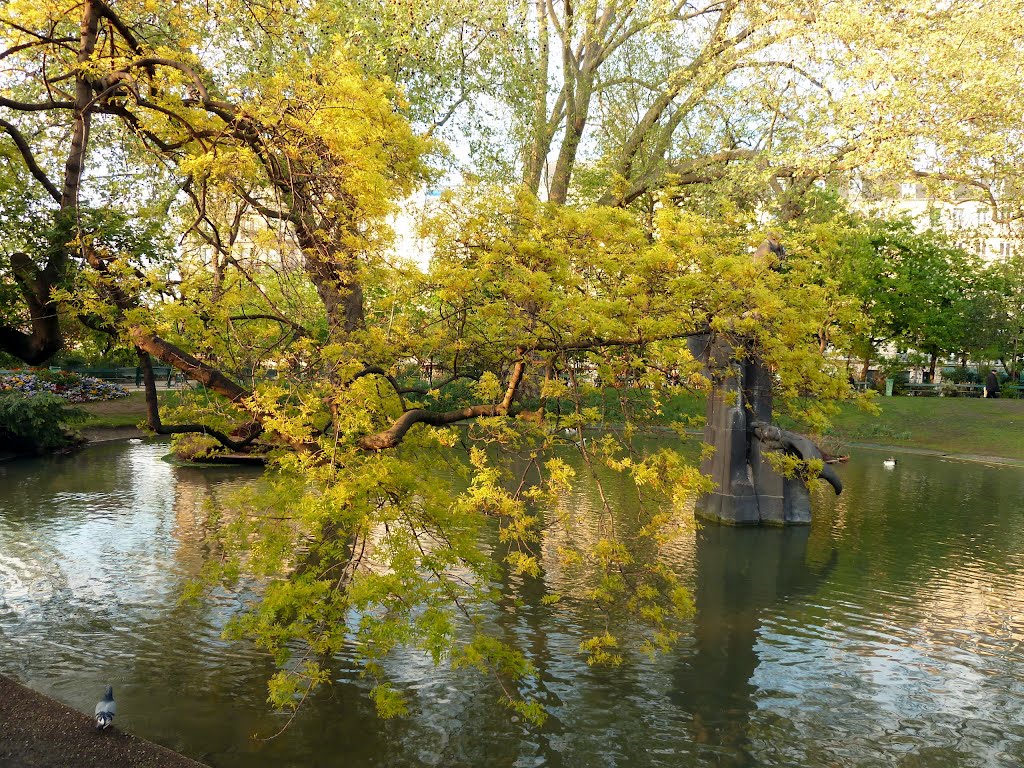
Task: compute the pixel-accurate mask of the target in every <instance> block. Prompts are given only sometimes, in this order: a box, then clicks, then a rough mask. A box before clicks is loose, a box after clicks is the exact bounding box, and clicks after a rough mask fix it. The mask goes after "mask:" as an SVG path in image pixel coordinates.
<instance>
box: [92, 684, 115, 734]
mask: <svg viewBox="0 0 1024 768" xmlns="http://www.w3.org/2000/svg"><path fill="white" fill-rule="evenodd" d="M115 714H117V704H116V703H114V688H113V686H110V685H108V686H107V692H106V693H105V694H103V698H102V699H100V700H99V701H98V702H96V730H97V731H103V730H106V729H107V728H109V727H110V726H111V724H112V723H113V722H114V715H115Z"/></svg>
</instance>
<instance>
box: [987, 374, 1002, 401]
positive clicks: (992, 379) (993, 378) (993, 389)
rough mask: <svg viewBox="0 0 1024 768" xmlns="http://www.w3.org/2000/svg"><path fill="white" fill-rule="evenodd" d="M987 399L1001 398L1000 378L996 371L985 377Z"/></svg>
mask: <svg viewBox="0 0 1024 768" xmlns="http://www.w3.org/2000/svg"><path fill="white" fill-rule="evenodd" d="M985 397H999V377H998V376H997V375H996V372H995V371H994V370H992V371H989V372H988V376H986V377H985Z"/></svg>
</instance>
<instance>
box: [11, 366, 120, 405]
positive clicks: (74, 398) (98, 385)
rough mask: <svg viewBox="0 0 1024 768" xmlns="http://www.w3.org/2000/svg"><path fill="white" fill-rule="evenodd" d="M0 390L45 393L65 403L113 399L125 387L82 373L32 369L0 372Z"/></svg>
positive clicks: (35, 393)
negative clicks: (60, 398) (65, 401)
mask: <svg viewBox="0 0 1024 768" xmlns="http://www.w3.org/2000/svg"><path fill="white" fill-rule="evenodd" d="M0 392H20V393H21V394H24V395H38V394H43V393H49V394H53V395H57V396H58V397H62V398H64V399H65V400H67V401H68V402H69V403H88V402H92V401H94V400H116V399H117V398H119V397H128V390H127V389H125V388H124V387H122V386H120V385H119V384H112V383H111V382H109V381H102V380H100V379H94V378H92V377H91V376H82V375H80V374H77V373H72V372H70V371H32V372H17V373H4V374H0Z"/></svg>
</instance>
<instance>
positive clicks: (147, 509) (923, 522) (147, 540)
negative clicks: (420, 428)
mask: <svg viewBox="0 0 1024 768" xmlns="http://www.w3.org/2000/svg"><path fill="white" fill-rule="evenodd" d="M163 450H164V449H163V448H162V447H161V446H159V445H156V446H154V445H153V444H142V445H136V446H125V445H120V446H117V445H113V446H106V447H104V446H100V447H96V448H92V449H90V450H89V451H87V452H85V453H84V454H82V456H81V457H78V458H76V459H75V460H73V461H61V460H55V461H48V460H47V461H41V462H38V463H37V462H26V463H24V465H23V466H21V467H20V468H19V467H18V466H16V465H9V466H6V467H4V468H3V471H2V472H0V669H3V670H6V671H9V672H14V673H15V674H17V675H18V676H20V677H22V678H23V679H29V680H32V681H33V682H34V683H35V682H39V683H40V687H41V688H42V689H43V690H46V691H48V692H51V693H56V694H58V695H59V696H60V697H61V698H64V699H65V700H66V701H69V702H72V703H75V704H76V705H77V706H79V708H81V709H88V708H89V707H91V706H92V703H94V702H95V697H96V692H97V691H98V690H102V685H104V684H106V683H107V682H111V683H112V684H115V685H116V686H117V687H118V691H119V701H120V702H121V703H122V705H123V707H124V712H125V718H126V721H125V722H126V725H128V726H130V727H131V728H132V729H133V730H136V731H137V732H139V733H141V734H143V735H147V736H150V737H152V738H156V739H157V740H159V741H162V742H163V743H166V744H168V745H170V746H172V747H175V748H178V749H183V750H185V751H186V752H189V753H190V754H193V755H195V756H197V757H200V758H203V759H205V760H207V761H208V762H210V763H211V764H213V765H216V766H218V768H234V767H235V766H237V767H238V768H242V766H244V767H245V768H256V767H258V766H264V765H265V766H271V765H273V766H275V767H277V766H312V765H331V764H334V763H335V762H336V761H337V759H338V758H337V756H338V755H344V759H345V762H346V764H349V765H352V766H377V765H380V766H388V767H389V768H393V767H394V766H413V765H436V766H477V765H485V764H486V765H508V766H513V765H521V766H542V765H545V766H590V765H601V766H630V768H633V767H646V766H679V765H694V766H720V767H730V768H752V767H753V766H808V767H814V768H818V767H823V766H837V765H844V766H845V765H857V766H901V767H902V768H905V767H907V766H921V767H922V768H924V767H925V766H927V768H933V767H934V766H944V765H948V766H954V765H956V766H961V765H963V766H982V765H984V766H989V765H993V766H1011V765H1012V766H1019V765H1022V764H1024V726H1022V725H1021V722H1020V718H1019V716H1018V713H1019V711H1020V702H1021V701H1024V502H1022V501H1020V500H1024V472H1022V471H1020V470H1015V469H1006V468H989V467H979V466H973V465H960V464H942V465H939V464H938V463H937V462H935V461H934V460H932V459H927V458H922V457H906V459H904V460H901V462H900V465H899V468H898V470H896V471H895V472H883V471H882V470H881V468H880V466H878V465H879V462H878V461H877V460H876V457H872V458H871V459H870V460H867V459H864V460H861V459H859V458H858V457H857V456H854V458H853V459H852V460H851V462H850V463H849V465H847V466H846V467H844V468H842V469H841V471H842V472H843V473H844V474H845V477H844V481H845V482H846V486H847V490H846V491H845V492H844V494H843V496H842V497H840V498H839V499H837V500H828V501H827V502H822V505H821V506H820V507H819V508H818V510H817V511H816V522H815V525H814V526H812V529H811V530H809V531H808V530H804V531H803V532H802V533H800V532H751V531H746V532H744V531H725V532H720V533H718V534H715V535H701V534H691V535H689V536H688V537H684V538H682V539H680V540H679V541H677V542H676V543H675V544H674V546H673V547H672V548H671V550H670V552H669V553H668V554H667V555H666V560H665V562H668V563H669V564H671V566H672V567H673V568H675V569H676V571H677V572H678V573H679V574H681V576H682V578H683V579H684V580H685V581H686V582H687V583H688V584H690V585H692V587H693V590H694V594H695V597H696V600H697V615H696V616H695V617H694V619H693V620H692V622H690V623H688V624H686V625H685V626H684V627H683V631H684V636H683V638H682V640H681V641H680V643H679V644H678V646H677V647H676V648H675V649H674V650H673V651H671V652H670V653H668V654H665V655H661V656H658V657H656V658H654V659H645V658H640V659H637V660H634V661H633V662H631V663H629V664H627V665H624V666H623V667H621V668H617V669H596V668H592V667H588V666H587V664H586V663H585V661H584V660H583V659H582V658H581V656H580V654H579V652H578V645H579V641H580V639H581V638H582V637H584V636H586V635H587V634H589V633H591V632H593V631H595V630H594V626H595V625H594V623H593V615H592V612H590V611H589V609H587V608H586V607H585V602H584V601H583V600H581V599H579V598H580V597H581V596H582V595H583V594H584V593H585V592H586V590H587V589H588V588H589V586H590V585H589V584H588V582H587V577H586V575H585V574H580V573H572V572H568V571H566V570H565V569H562V568H561V567H560V565H559V562H558V559H557V557H556V556H555V552H556V550H557V548H558V547H559V546H560V545H562V544H564V543H565V537H566V535H567V534H566V532H565V531H564V530H560V529H558V528H557V527H553V528H552V529H551V530H548V531H546V532H545V535H544V541H543V542H542V545H543V546H542V557H543V560H544V562H543V565H544V569H545V579H546V580H547V584H546V586H547V588H548V589H549V590H550V591H553V592H558V593H560V594H562V595H563V601H562V602H561V603H560V604H558V605H556V606H546V605H542V604H540V603H539V602H538V598H539V596H540V595H542V594H543V590H542V589H540V588H534V587H533V586H531V585H530V584H526V583H525V582H524V583H523V584H522V585H521V586H523V587H525V588H526V589H525V592H524V593H525V594H526V595H527V597H526V598H525V604H524V605H522V606H512V605H511V604H509V603H506V604H504V605H503V606H502V607H501V608H500V609H495V610H493V611H491V612H490V613H487V614H486V615H485V616H482V618H483V619H484V620H486V621H487V622H489V623H490V625H491V626H492V627H493V628H495V630H496V631H498V632H499V634H501V635H502V636H503V637H504V638H506V639H508V640H510V641H514V642H515V643H516V644H517V645H518V646H519V647H521V648H523V649H524V653H525V654H526V656H527V658H528V660H529V661H530V662H531V663H532V664H533V665H534V666H535V667H536V668H537V670H538V672H539V674H538V677H537V678H536V679H534V680H531V681H529V683H528V685H527V688H526V690H527V692H528V693H529V694H530V695H532V696H535V697H536V698H537V699H538V700H539V701H540V702H542V703H543V704H544V705H545V706H546V708H547V711H548V713H549V719H548V721H547V723H546V724H545V725H544V727H543V728H539V729H535V728H528V727H526V726H525V725H524V724H523V723H519V722H514V721H512V720H511V719H510V716H509V713H508V711H507V710H505V708H504V707H503V706H502V705H501V704H500V703H498V700H497V689H496V686H495V684H494V682H493V681H491V680H490V679H488V678H486V677H481V676H478V675H474V674H470V673H468V672H466V671H456V672H453V671H451V670H448V669H444V668H442V669H437V668H435V667H434V666H433V664H432V662H431V661H430V660H429V658H428V657H427V656H426V655H425V654H423V653H420V652H418V651H415V650H407V651H402V652H400V653H398V654H396V655H395V656H394V657H393V658H391V659H389V660H388V661H387V662H386V666H387V668H388V671H389V672H390V674H391V675H392V677H393V679H394V681H395V684H396V686H397V687H399V688H400V689H401V690H403V691H404V692H406V693H407V694H408V695H409V698H410V702H411V705H412V712H413V714H412V716H411V717H409V718H405V719H401V720H396V721H388V722H383V721H380V720H378V719H377V718H376V717H375V715H374V714H373V712H372V705H371V704H370V703H369V702H368V700H367V698H366V692H367V690H368V688H369V687H370V685H371V683H370V681H368V680H366V679H364V678H363V677H362V676H361V669H360V667H359V666H358V664H357V663H356V661H355V659H354V658H352V657H351V656H350V655H343V656H341V657H340V658H339V659H338V660H337V666H336V669H335V675H334V680H335V682H334V684H333V685H331V686H330V687H329V688H328V689H327V690H326V691H325V692H324V693H323V694H322V695H320V696H318V697H316V699H315V700H314V701H313V702H312V703H311V704H310V709H309V711H308V712H306V713H305V714H304V715H303V716H302V717H300V718H299V719H297V720H296V721H295V722H294V723H293V725H292V726H291V727H290V728H289V730H288V731H286V732H285V733H284V734H282V735H281V736H280V737H279V738H277V739H274V740H272V741H268V742H258V741H254V740H252V739H251V736H252V735H253V734H254V733H258V734H260V735H262V736H268V735H271V734H272V733H274V732H275V731H276V730H278V729H279V728H280V727H281V725H282V724H283V718H282V717H281V716H280V715H276V714H273V713H268V712H267V709H266V704H265V697H266V688H265V682H266V677H267V675H268V674H269V673H270V671H271V669H270V665H269V663H268V660H267V659H266V657H265V656H263V655H261V654H259V653H257V652H255V651H254V650H253V649H252V648H250V647H248V646H246V645H244V644H236V643H230V642H227V641H225V640H223V639H222V638H221V637H220V631H221V628H222V627H223V626H224V624H225V622H226V621H227V620H228V619H229V618H230V617H231V616H232V615H234V614H236V613H237V612H238V611H239V610H240V608H241V606H242V604H243V600H244V598H243V597H239V596H235V595H231V594H228V593H226V592H225V593H218V594H216V595H214V597H213V599H212V600H211V601H210V602H209V603H207V604H206V605H205V606H202V607H200V608H198V609H196V608H191V607H187V606H179V605H178V604H177V595H178V594H179V593H180V590H181V585H182V583H183V582H184V580H185V579H187V578H189V577H190V576H192V575H194V574H195V573H196V572H197V569H198V568H199V567H200V565H201V563H202V550H201V542H200V540H199V538H198V537H199V535H200V533H201V531H202V524H201V523H202V514H203V513H202V502H203V499H205V498H206V497H207V496H208V495H209V494H210V493H213V492H218V489H220V488H221V487H222V485H221V483H224V482H227V481H228V479H229V476H226V475H224V474H223V473H221V474H219V475H218V474H215V473H214V474H203V473H199V472H196V471H195V470H181V469H178V468H174V467H172V466H170V465H168V464H166V463H164V462H162V461H160V454H161V453H162V452H163ZM584 476H585V473H581V477H584ZM26 487H30V488H33V489H34V490H33V493H32V494H28V493H26V492H24V490H23V489H24V488H26ZM609 489H611V486H610V485H609V486H608V487H607V488H606V490H609ZM596 498H597V495H596V491H595V490H594V489H592V488H588V487H586V486H585V485H584V486H581V487H579V488H577V489H576V491H574V492H573V493H572V494H567V495H565V496H564V497H563V498H561V499H560V500H559V505H560V506H559V512H560V513H563V514H574V515H576V516H578V517H580V518H581V519H582V521H583V525H581V526H580V527H579V528H578V529H577V534H578V535H579V536H580V537H582V538H583V539H587V540H590V539H593V538H594V537H596V536H598V535H599V527H598V526H596V524H594V522H593V513H594V510H595V503H597V502H595V499H596ZM776 534H777V535H776ZM588 537H589V538H588ZM626 633H627V634H628V630H627V632H626ZM181 697H185V698H186V699H187V700H188V701H189V702H190V706H189V707H187V708H183V709H181V711H178V709H177V708H171V709H169V708H168V706H167V702H168V701H175V700H178V699H179V698H181ZM119 717H120V715H119Z"/></svg>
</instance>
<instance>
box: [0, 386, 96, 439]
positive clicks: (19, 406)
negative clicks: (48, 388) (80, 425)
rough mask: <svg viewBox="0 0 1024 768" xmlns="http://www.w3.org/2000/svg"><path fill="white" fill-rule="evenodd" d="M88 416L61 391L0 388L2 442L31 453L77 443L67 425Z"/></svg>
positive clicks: (0, 434) (0, 432)
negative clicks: (29, 392) (27, 391)
mask: <svg viewBox="0 0 1024 768" xmlns="http://www.w3.org/2000/svg"><path fill="white" fill-rule="evenodd" d="M84 417H85V412H84V411H82V410H81V409H80V408H72V407H69V406H68V404H67V401H66V400H64V399H63V398H61V397H58V396H57V395H51V394H49V393H42V394H37V395H31V396H26V395H22V394H20V393H16V392H0V443H2V444H3V445H5V446H9V447H10V448H12V449H13V450H15V451H18V452H30V453H42V452H44V451H53V450H57V449H60V448H66V447H67V446H69V445H72V444H73V443H74V436H73V435H72V434H71V433H69V431H68V429H67V425H69V424H72V423H74V422H76V421H81V420H82V419H83V418H84Z"/></svg>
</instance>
